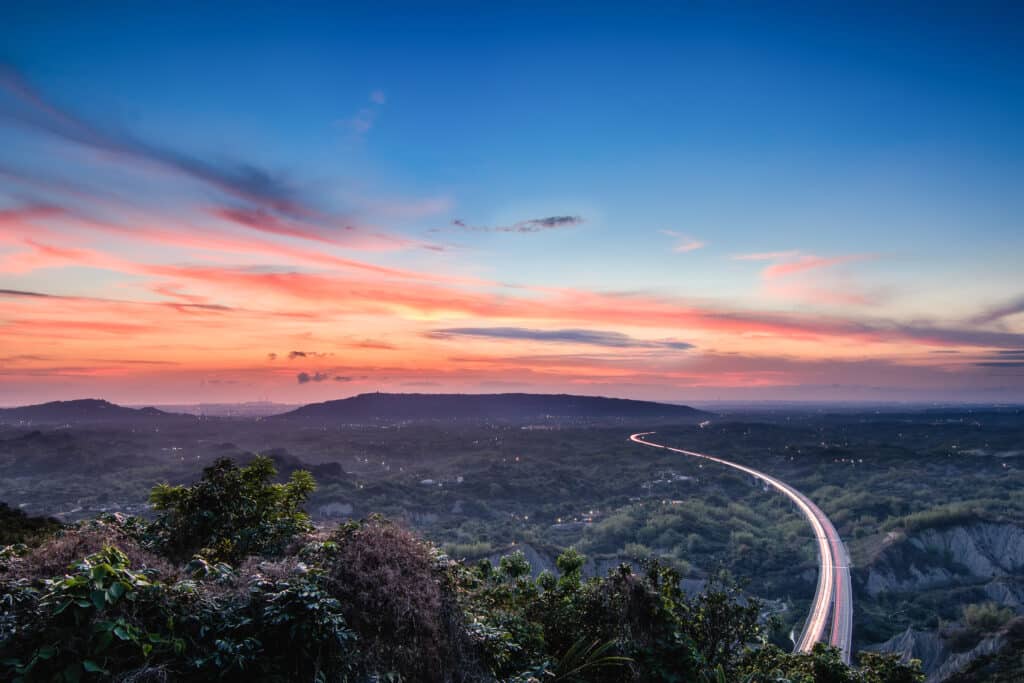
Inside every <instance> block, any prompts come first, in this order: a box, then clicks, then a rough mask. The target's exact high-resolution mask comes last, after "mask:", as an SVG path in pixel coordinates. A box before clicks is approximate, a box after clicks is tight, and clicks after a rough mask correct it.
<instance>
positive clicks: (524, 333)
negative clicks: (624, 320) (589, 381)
mask: <svg viewBox="0 0 1024 683" xmlns="http://www.w3.org/2000/svg"><path fill="white" fill-rule="evenodd" d="M429 336H431V337H433V338H435V339H447V338H449V337H487V338H490V339H513V340H521V341H538V342H552V343H556V344H584V345H590V346H604V347H612V348H638V349H672V350H676V351H685V350H687V349H692V348H694V347H693V344H689V343H687V342H681V341H675V340H671V339H666V340H655V341H652V340H645V339H637V338H635V337H630V336H629V335H626V334H623V333H621V332H609V331H605V330H572V329H570V330H538V329H531V328H526V327H449V328H446V329H440V330H434V331H432V332H430V333H429Z"/></svg>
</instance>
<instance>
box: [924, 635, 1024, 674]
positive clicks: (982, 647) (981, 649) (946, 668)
mask: <svg viewBox="0 0 1024 683" xmlns="http://www.w3.org/2000/svg"><path fill="white" fill-rule="evenodd" d="M1004 645H1006V635H1005V634H1003V633H998V634H996V635H993V636H990V637H988V638H985V639H983V640H982V641H981V642H980V643H978V644H977V645H975V646H974V647H972V648H971V649H970V650H968V651H967V652H958V653H956V654H952V655H950V656H949V657H947V658H946V661H944V662H943V663H942V666H939V667H938V668H936V669H935V670H934V671H932V672H930V673H929V674H928V678H926V679H925V683H941V682H942V681H945V680H946V679H947V678H949V677H950V676H952V675H954V674H956V673H959V672H961V671H963V670H964V669H965V668H967V666H968V665H970V663H971V662H973V661H974V660H976V659H978V658H979V657H986V656H988V655H993V654H995V653H997V652H999V651H1000V650H1002V649H1003V646H1004Z"/></svg>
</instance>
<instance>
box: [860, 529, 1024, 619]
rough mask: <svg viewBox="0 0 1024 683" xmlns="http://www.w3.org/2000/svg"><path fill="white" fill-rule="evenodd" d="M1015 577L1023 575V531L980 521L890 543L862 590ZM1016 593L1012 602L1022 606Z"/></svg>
mask: <svg viewBox="0 0 1024 683" xmlns="http://www.w3.org/2000/svg"><path fill="white" fill-rule="evenodd" d="M1014 575H1024V528H1021V527H1019V526H1015V525H1012V524H997V523H991V522H978V523H975V524H970V525H965V526H951V527H944V528H931V529H922V530H919V531H916V532H914V533H912V534H909V535H906V536H902V535H897V536H894V537H891V538H890V539H887V542H886V545H885V547H883V549H882V551H881V552H880V553H879V555H878V557H877V558H876V560H875V561H874V562H872V563H871V565H870V567H869V568H868V571H867V574H866V576H865V577H864V579H863V586H864V590H865V591H866V592H867V593H868V595H870V596H872V597H875V596H877V595H879V594H880V593H886V592H896V593H903V592H916V591H920V590H927V589H930V588H939V587H943V586H950V585H956V584H963V583H972V584H977V583H982V582H986V581H991V580H993V579H999V578H1001V577H1007V576H1014ZM1010 595H1011V594H1007V596H1008V597H1009V596H1010ZM1014 595H1017V596H1018V597H1016V598H1013V600H1012V601H1011V602H1015V603H1016V604H1018V605H1019V604H1020V599H1019V593H1016V594H1014ZM1000 602H1002V601H1001V600H1000Z"/></svg>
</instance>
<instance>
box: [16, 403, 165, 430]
mask: <svg viewBox="0 0 1024 683" xmlns="http://www.w3.org/2000/svg"><path fill="white" fill-rule="evenodd" d="M172 417H173V418H180V417H182V416H180V415H176V414H173V413H165V412H164V411H162V410H157V409H156V408H125V407H124V406H119V405H116V404H114V403H111V402H109V401H104V400H102V399H98V398H85V399H78V400H74V401H51V402H49V403H40V404H37V405H31V406H21V407H18V408H0V422H2V423H7V424H11V423H19V422H28V423H32V424H65V423H69V424H80V423H102V422H126V421H134V420H145V419H154V418H172Z"/></svg>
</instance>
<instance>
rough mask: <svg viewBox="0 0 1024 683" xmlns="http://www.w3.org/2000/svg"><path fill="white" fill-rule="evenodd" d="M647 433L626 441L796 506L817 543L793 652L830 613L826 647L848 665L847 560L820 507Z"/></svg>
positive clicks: (818, 635) (806, 648)
mask: <svg viewBox="0 0 1024 683" xmlns="http://www.w3.org/2000/svg"><path fill="white" fill-rule="evenodd" d="M650 434H654V432H639V433H637V434H633V435H631V436H630V437H629V440H630V441H633V442H635V443H638V444H642V445H644V446H650V447H652V448H662V449H665V450H667V451H672V452H674V453H680V454H682V455H687V456H690V457H694V458H702V459H704V460H710V461H712V462H717V463H719V464H721V465H725V466H727V467H731V468H733V469H736V470H739V471H741V472H743V473H745V474H749V475H750V476H752V477H755V478H756V479H760V480H761V481H763V482H765V483H766V484H768V485H769V486H771V487H772V488H774V489H776V490H777V491H779V492H780V493H782V494H784V495H785V496H786V497H787V498H789V499H790V500H791V501H793V503H794V504H796V506H797V507H798V508H799V509H800V512H801V513H803V515H804V517H806V518H807V521H808V523H810V525H811V528H812V529H813V530H814V537H815V540H816V541H817V544H818V587H817V589H816V590H815V591H814V599H813V601H812V602H811V611H810V613H809V614H808V615H807V621H806V622H805V623H804V629H803V631H802V633H801V635H800V638H799V639H797V641H796V646H795V647H794V648H793V649H794V651H796V652H810V651H811V649H812V648H813V647H814V645H815V643H818V642H821V641H822V640H823V639H824V637H825V627H826V625H827V624H828V620H829V615H830V613H831V616H832V629H831V632H830V634H829V638H828V642H829V644H830V645H832V646H834V647H837V648H839V650H840V651H841V652H842V658H843V661H844V662H846V663H847V664H849V663H850V644H851V640H852V636H853V595H852V592H851V590H850V561H849V556H848V554H847V552H846V548H845V546H843V541H842V539H840V538H839V533H838V532H837V531H836V528H835V526H833V525H832V522H831V521H830V520H829V518H828V517H827V516H826V515H825V513H824V512H822V511H821V508H819V507H818V506H817V505H815V504H814V503H813V502H812V501H811V499H810V498H808V497H807V496H805V495H804V494H802V493H800V492H799V491H797V490H796V489H795V488H793V487H792V486H790V485H789V484H787V483H785V482H783V481H781V480H779V479H776V478H775V477H773V476H771V475H768V474H765V473H764V472H760V471H758V470H755V469H753V468H752V467H746V466H745V465H740V464H737V463H734V462H730V461H728V460H723V459H722V458H717V457H715V456H713V455H707V454H705V453H697V452H695V451H687V450H684V449H682V448H672V447H670V446H664V445H662V444H658V443H654V442H653V441H648V440H646V439H644V438H643V437H645V436H648V435H650ZM833 608H834V609H833Z"/></svg>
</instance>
